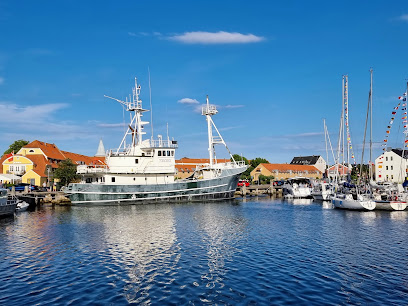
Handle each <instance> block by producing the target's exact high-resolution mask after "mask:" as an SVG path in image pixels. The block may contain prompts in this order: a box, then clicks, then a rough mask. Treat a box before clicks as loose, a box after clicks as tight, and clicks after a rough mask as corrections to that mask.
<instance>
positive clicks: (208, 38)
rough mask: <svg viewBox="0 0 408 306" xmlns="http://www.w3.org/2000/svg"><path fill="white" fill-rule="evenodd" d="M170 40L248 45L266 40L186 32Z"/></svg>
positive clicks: (250, 36) (237, 35)
mask: <svg viewBox="0 0 408 306" xmlns="http://www.w3.org/2000/svg"><path fill="white" fill-rule="evenodd" d="M168 39H170V40H174V41H178V42H182V43H185V44H247V43H256V42H260V41H263V40H265V38H264V37H262V36H256V35H253V34H241V33H237V32H224V31H219V32H201V31H198V32H185V33H183V34H180V35H174V36H170V37H169V38H168Z"/></svg>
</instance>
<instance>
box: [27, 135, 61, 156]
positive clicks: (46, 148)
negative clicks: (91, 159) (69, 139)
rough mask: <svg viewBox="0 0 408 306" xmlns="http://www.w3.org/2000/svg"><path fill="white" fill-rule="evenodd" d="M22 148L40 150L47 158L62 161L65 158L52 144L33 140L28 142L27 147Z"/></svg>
mask: <svg viewBox="0 0 408 306" xmlns="http://www.w3.org/2000/svg"><path fill="white" fill-rule="evenodd" d="M23 148H33V149H34V148H39V149H41V150H42V151H43V152H44V154H45V155H46V156H47V157H48V158H52V159H58V160H64V159H66V157H65V156H64V154H62V152H61V151H60V150H59V149H58V147H57V146H56V145H55V144H53V143H47V142H42V141H39V140H34V141H32V142H30V143H29V144H28V145H25V146H24V147H23Z"/></svg>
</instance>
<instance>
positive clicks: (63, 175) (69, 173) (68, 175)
mask: <svg viewBox="0 0 408 306" xmlns="http://www.w3.org/2000/svg"><path fill="white" fill-rule="evenodd" d="M76 171H77V169H76V165H75V164H74V163H73V162H72V161H71V160H70V159H69V158H68V159H66V160H63V161H61V162H60V163H59V165H58V168H57V169H55V172H54V177H55V178H57V179H59V180H60V182H61V184H62V185H64V186H67V185H68V184H69V183H71V182H73V181H75V180H76V179H78V177H79V176H78V175H77V174H76Z"/></svg>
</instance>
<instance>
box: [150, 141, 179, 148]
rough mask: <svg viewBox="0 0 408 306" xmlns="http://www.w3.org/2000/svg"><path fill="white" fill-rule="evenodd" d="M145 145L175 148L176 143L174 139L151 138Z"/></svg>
mask: <svg viewBox="0 0 408 306" xmlns="http://www.w3.org/2000/svg"><path fill="white" fill-rule="evenodd" d="M147 147H150V148H162V147H164V148H177V147H178V144H177V141H176V140H161V139H159V140H151V139H149V143H148V144H147Z"/></svg>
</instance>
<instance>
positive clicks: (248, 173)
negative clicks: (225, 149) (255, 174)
mask: <svg viewBox="0 0 408 306" xmlns="http://www.w3.org/2000/svg"><path fill="white" fill-rule="evenodd" d="M232 157H234V159H235V161H244V162H245V165H249V161H248V159H246V158H245V157H244V156H241V155H238V154H234V155H232ZM231 161H232V158H231ZM252 170H254V167H252V166H249V167H248V169H246V170H245V171H244V172H243V173H242V174H241V176H240V177H239V178H240V179H241V180H248V181H250V180H251V171H252Z"/></svg>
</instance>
